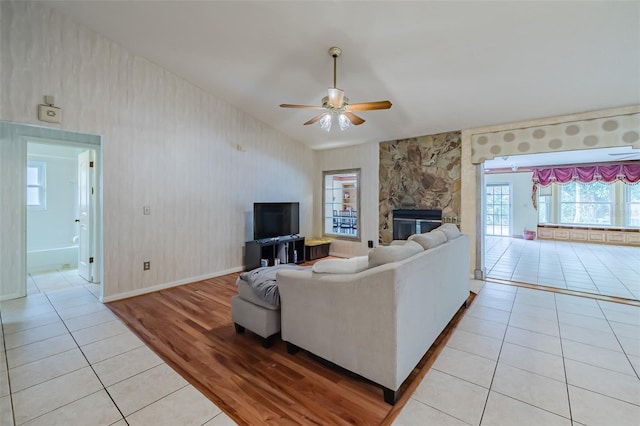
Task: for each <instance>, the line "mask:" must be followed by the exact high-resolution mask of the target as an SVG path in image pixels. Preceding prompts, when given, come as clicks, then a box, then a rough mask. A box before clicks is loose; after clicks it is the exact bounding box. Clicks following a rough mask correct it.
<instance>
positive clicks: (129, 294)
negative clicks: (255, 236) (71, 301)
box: [100, 266, 244, 303]
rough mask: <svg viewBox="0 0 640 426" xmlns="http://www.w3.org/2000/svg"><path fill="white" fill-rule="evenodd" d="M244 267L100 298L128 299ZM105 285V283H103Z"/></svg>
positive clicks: (112, 300) (230, 272)
mask: <svg viewBox="0 0 640 426" xmlns="http://www.w3.org/2000/svg"><path fill="white" fill-rule="evenodd" d="M242 271H244V268H243V267H242V266H237V267H235V268H230V269H225V270H224V271H218V272H214V273H212V274H207V275H200V276H198V277H190V278H184V279H182V280H178V281H173V282H170V283H163V284H157V285H154V286H151V287H145V288H141V289H138V290H133V291H127V292H125V293H118V294H114V295H111V296H107V297H104V296H103V297H102V298H100V301H101V302H102V303H109V302H115V301H116V300H122V299H128V298H129V297H134V296H141V295H143V294H148V293H153V292H156V291H160V290H166V289H168V288H172V287H178V286H181V285H185V284H193V283H196V282H198V281H203V280H208V279H210V278H216V277H220V276H222V275H228V274H232V273H234V272H242ZM103 285H104V284H103Z"/></svg>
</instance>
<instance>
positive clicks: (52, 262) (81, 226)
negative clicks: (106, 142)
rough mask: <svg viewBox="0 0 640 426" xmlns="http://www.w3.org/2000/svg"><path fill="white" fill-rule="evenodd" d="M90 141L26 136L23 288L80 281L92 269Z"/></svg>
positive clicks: (95, 289) (92, 283)
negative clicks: (25, 285)
mask: <svg viewBox="0 0 640 426" xmlns="http://www.w3.org/2000/svg"><path fill="white" fill-rule="evenodd" d="M95 158H96V149H95V147H94V146H93V145H86V144H78V143H74V144H68V143H64V142H61V141H47V140H41V139H28V140H27V165H26V167H27V197H26V201H27V221H26V222H27V223H26V227H27V250H26V251H27V253H26V264H27V294H33V293H39V292H44V291H52V290H59V289H64V288H70V287H75V286H86V287H87V289H89V290H90V291H92V293H94V294H96V296H98V297H100V293H101V288H100V282H99V281H100V280H99V278H98V277H97V276H96V275H95V269H96V268H95V267H94V266H95V260H96V258H97V256H96V253H95V252H96V250H95V247H96V245H97V244H98V243H99V241H96V239H97V236H98V233H97V232H95V228H96V223H95V221H94V217H95V213H94V211H95V204H96V203H95V199H96V197H95V189H96V188H95V186H96V185H95V180H96V179H95V176H96V174H95V171H96V166H97V164H96V162H95Z"/></svg>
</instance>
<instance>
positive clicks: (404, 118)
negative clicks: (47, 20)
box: [44, 0, 640, 149]
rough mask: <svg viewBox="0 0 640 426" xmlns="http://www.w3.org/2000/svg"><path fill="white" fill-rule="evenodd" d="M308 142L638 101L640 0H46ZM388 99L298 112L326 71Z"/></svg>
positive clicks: (358, 94)
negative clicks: (344, 115)
mask: <svg viewBox="0 0 640 426" xmlns="http://www.w3.org/2000/svg"><path fill="white" fill-rule="evenodd" d="M44 4H46V5H48V6H49V7H53V8H55V9H57V10H58V11H60V12H62V13H64V14H66V15H69V16H71V17H73V18H75V19H76V20H77V21H79V22H81V23H83V24H84V25H86V26H87V27H89V28H91V29H93V30H95V31H96V32H98V33H100V34H102V35H104V36H106V37H108V38H110V39H112V40H113V41H115V42H117V43H118V44H120V45H122V46H123V47H125V48H127V49H129V50H131V51H133V52H134V53H136V54H138V55H140V56H143V57H146V58H148V59H149V60H151V61H153V62H155V63H157V64H158V65H160V66H162V67H164V68H166V69H167V70H170V71H171V72H173V73H175V74H177V75H179V76H181V77H183V78H184V79H186V80H188V81H190V82H192V83H193V84H195V85H197V86H199V87H201V88H202V89H204V90H206V91H208V92H210V93H211V94H213V95H215V96H217V97H219V98H221V99H224V100H226V101H227V102H229V103H230V104H233V105H234V106H236V107H237V108H239V109H241V110H243V111H245V112H247V113H248V114H250V115H252V116H254V117H256V118H257V119H259V120H261V121H263V122H265V123H267V124H269V125H270V126H272V127H274V128H276V129H278V130H280V131H282V132H283V133H285V134H287V135H290V136H291V137H293V138H294V139H296V140H299V141H300V142H301V143H305V144H307V145H308V146H310V147H312V148H314V149H323V148H329V147H335V146H343V145H350V144H358V143H366V142H379V141H385V140H392V139H400V138H406V137H413V136H421V135H427V134H434V133H440V132H444V131H451V130H460V129H466V128H473V127H478V126H485V125H492V124H499V123H508V122H513V121H520V120H526V119H533V118H542V117H548V116H555V115H563V114H571V113H578V112H583V111H592V110H598V109H605V108H612V107H620V106H627V105H634V104H640V78H639V76H640V2H638V1H624V2H615V1H588V2H585V1H579V2H569V1H556V2H553V1H545V2H539V1H534V2H527V1H511V2H502V1H496V2H484V1H469V2H459V1H456V2H445V1H410V2H404V1H386V2H383V1H194V2H191V1H94V0H87V1H62V2H59V1H46V2H44ZM331 46H338V47H341V48H342V49H343V54H342V56H341V57H340V58H339V59H338V68H337V72H338V74H337V82H338V87H340V88H342V89H344V90H345V94H346V95H347V96H348V97H349V98H350V99H351V102H353V103H357V102H367V101H376V100H385V99H388V100H390V101H391V102H392V103H393V107H392V108H391V109H390V110H383V111H369V112H363V113H360V114H359V115H360V116H361V117H362V118H364V119H365V120H366V122H365V123H364V124H362V125H360V126H357V127H354V126H352V127H351V128H350V129H348V130H346V131H344V132H341V131H340V130H339V129H332V131H331V132H329V133H327V132H325V131H323V130H321V129H320V128H319V126H318V125H317V124H315V125H311V126H303V125H302V124H303V123H304V122H305V121H307V120H309V119H310V118H312V117H313V116H314V115H316V114H317V112H316V111H313V110H294V109H283V108H280V107H279V105H280V104H281V103H294V104H308V105H320V102H321V98H322V97H323V96H326V93H327V88H328V87H330V86H332V84H333V60H332V58H331V57H330V56H329V54H328V49H329V48H330V47H331Z"/></svg>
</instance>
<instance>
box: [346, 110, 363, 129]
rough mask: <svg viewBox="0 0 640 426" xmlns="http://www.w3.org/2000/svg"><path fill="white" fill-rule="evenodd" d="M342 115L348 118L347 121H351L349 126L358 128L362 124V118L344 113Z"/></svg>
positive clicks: (350, 113)
mask: <svg viewBox="0 0 640 426" xmlns="http://www.w3.org/2000/svg"><path fill="white" fill-rule="evenodd" d="M344 115H346V116H347V117H349V121H351V124H353V125H354V126H359V125H360V124H362V123H364V119H363V118H360V117H358V116H357V115H355V114H354V113H352V112H348V111H346V112H345V113H344Z"/></svg>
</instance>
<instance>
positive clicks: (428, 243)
mask: <svg viewBox="0 0 640 426" xmlns="http://www.w3.org/2000/svg"><path fill="white" fill-rule="evenodd" d="M409 240H410V241H415V242H416V243H418V244H420V245H421V246H422V248H424V249H425V250H429V249H431V248H434V247H438V246H439V245H441V244H444V243H446V242H447V236H446V234H445V233H444V232H442V231H439V230H437V229H434V230H433V231H431V232H427V233H424V234H414V235H412V236H410V237H409Z"/></svg>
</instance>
